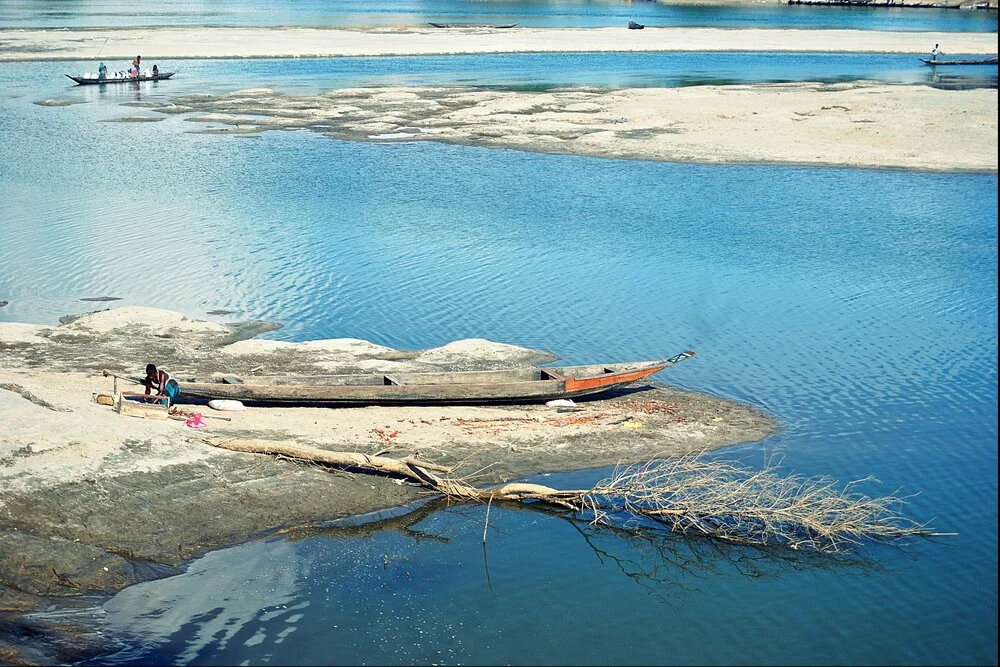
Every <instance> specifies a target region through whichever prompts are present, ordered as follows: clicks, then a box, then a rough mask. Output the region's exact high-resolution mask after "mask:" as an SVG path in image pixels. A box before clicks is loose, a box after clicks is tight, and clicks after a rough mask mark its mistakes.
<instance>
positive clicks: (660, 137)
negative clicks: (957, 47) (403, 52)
mask: <svg viewBox="0 0 1000 667" xmlns="http://www.w3.org/2000/svg"><path fill="white" fill-rule="evenodd" d="M154 110H156V111H160V112H162V113H189V114H190V113H191V112H195V113H193V114H192V115H190V116H189V120H193V121H200V122H201V123H203V124H205V125H204V126H203V127H202V128H201V129H193V130H192V131H199V132H211V133H226V132H229V133H231V134H234V135H235V134H239V135H241V136H246V135H249V134H254V133H258V132H261V131H264V130H289V129H309V130H313V131H316V132H321V133H323V134H326V135H328V136H331V137H335V138H339V139H348V140H355V141H379V142H391V141H440V142H447V143H455V144H464V145H475V146H488V147H494V148H513V149H518V150H529V151H539V152H550V153H567V154H574V155H588V156H594V157H605V158H627V159H642V160H659V161H672V162H695V163H710V164H786V165H821V166H846V167H858V168H888V169H910V170H928V171H970V172H976V171H978V172H995V171H996V170H997V91H996V90H995V89H992V90H990V89H977V90H941V89H937V88H932V87H929V86H907V85H888V84H879V83H873V82H857V83H843V84H819V83H793V84H757V85H731V86H691V87H684V88H639V89H623V90H606V89H573V90H561V91H550V92H530V91H528V92H524V91H497V90H473V89H466V88H431V87H407V88H354V89H340V90H334V91H330V92H329V93H324V94H321V95H281V94H278V93H275V92H274V91H271V90H268V89H251V90H243V91H235V92H233V93H227V94H222V95H193V96H187V97H179V98H174V99H173V100H171V101H170V103H169V104H167V105H165V106H163V107H159V108H154Z"/></svg>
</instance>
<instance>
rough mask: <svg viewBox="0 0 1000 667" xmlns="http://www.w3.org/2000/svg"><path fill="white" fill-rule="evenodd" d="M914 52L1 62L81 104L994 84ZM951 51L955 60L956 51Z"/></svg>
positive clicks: (981, 72)
mask: <svg viewBox="0 0 1000 667" xmlns="http://www.w3.org/2000/svg"><path fill="white" fill-rule="evenodd" d="M920 57H926V54H912V55H899V54H896V55H873V54H847V53H792V54H789V53H610V54H595V53H566V54H498V55H454V56H409V57H402V58H400V57H377V58H309V59H304V60H301V59H288V58H281V59H262V60H211V61H203V60H202V61H198V60H177V61H161V62H159V63H158V65H159V66H160V69H161V70H162V71H164V72H176V74H175V77H174V78H173V79H171V80H170V81H169V82H168V83H163V84H162V85H159V84H154V83H152V82H150V83H148V84H129V85H128V86H123V85H119V86H103V87H96V86H77V85H76V84H74V83H73V82H72V81H70V80H69V79H66V78H64V77H63V78H62V80H60V75H61V74H73V75H79V74H84V73H87V72H90V73H91V74H93V73H94V72H96V70H97V62H96V61H79V62H60V63H24V64H22V65H19V66H17V67H13V66H11V67H8V68H7V71H10V72H11V86H12V87H13V89H12V90H11V91H10V92H12V93H14V92H15V91H16V93H17V94H24V95H32V96H36V97H35V98H37V96H38V95H39V93H40V92H41V91H40V89H39V81H42V80H44V81H46V85H45V88H44V90H45V91H47V94H50V95H54V96H58V97H60V98H66V99H71V100H74V101H87V102H94V101H115V100H131V101H138V102H152V101H156V100H159V99H168V98H169V96H171V95H179V94H182V93H204V92H229V91H232V90H238V89H242V88H247V87H248V86H264V85H266V86H267V87H269V88H272V89H275V90H277V91H280V92H285V93H296V94H306V93H322V92H326V91H328V90H333V89H334V88H350V87H357V86H400V85H418V86H420V85H423V86H440V85H450V86H479V87H491V88H504V89H514V90H540V89H550V88H556V87H578V86H598V87H602V88H642V87H675V86H696V85H726V84H743V83H780V82H798V81H819V82H824V83H843V82H850V81H862V80H865V81H881V82H885V83H915V84H924V85H928V86H934V87H937V88H950V89H962V88H964V89H967V88H996V87H997V67H996V65H992V66H988V65H983V66H979V65H973V66H968V65H965V66H960V67H928V66H926V65H924V64H923V63H922V62H921V61H920ZM955 57H960V56H959V55H958V54H955ZM969 57H973V56H969ZM130 64H131V63H126V62H124V61H108V63H107V65H108V68H109V69H110V70H111V71H116V70H125V69H127V68H128V66H129V65H130ZM150 66H152V62H151V63H150ZM53 79H54V80H53ZM35 98H33V99H35Z"/></svg>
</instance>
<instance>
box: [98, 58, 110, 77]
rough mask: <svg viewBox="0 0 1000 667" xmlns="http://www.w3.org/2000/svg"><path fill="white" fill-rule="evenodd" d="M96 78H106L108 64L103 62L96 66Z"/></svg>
mask: <svg viewBox="0 0 1000 667" xmlns="http://www.w3.org/2000/svg"><path fill="white" fill-rule="evenodd" d="M97 78H98V79H107V78H108V66H107V65H105V64H104V63H103V62H102V63H101V64H100V65H98V66H97Z"/></svg>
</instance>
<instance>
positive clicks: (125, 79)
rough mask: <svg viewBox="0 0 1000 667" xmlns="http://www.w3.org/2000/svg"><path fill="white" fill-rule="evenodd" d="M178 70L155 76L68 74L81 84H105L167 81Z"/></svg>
mask: <svg viewBox="0 0 1000 667" xmlns="http://www.w3.org/2000/svg"><path fill="white" fill-rule="evenodd" d="M174 74H176V72H160V73H159V74H156V75H155V76H154V75H153V74H152V73H150V74H140V75H139V76H127V75H125V74H124V73H122V74H121V75H120V76H119V75H117V74H115V75H112V76H106V77H104V78H101V77H98V76H96V75H93V74H89V73H88V74H83V75H81V76H73V75H72V74H67V75H66V76H68V77H69V78H70V79H73V81H76V82H77V83H78V84H80V85H81V86H88V85H104V84H106V83H139V82H142V81H165V80H167V79H169V78H170V77H172V76H173V75H174Z"/></svg>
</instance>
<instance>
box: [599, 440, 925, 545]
mask: <svg viewBox="0 0 1000 667" xmlns="http://www.w3.org/2000/svg"><path fill="white" fill-rule="evenodd" d="M855 485H856V484H855V483H852V484H848V485H847V486H845V487H841V486H840V485H839V484H838V483H837V482H836V481H835V480H833V479H831V478H829V477H811V478H803V477H799V476H795V475H793V476H787V477H782V476H780V475H778V474H776V472H775V470H774V469H773V468H765V469H763V470H749V469H746V468H743V467H741V466H739V465H737V464H735V463H733V462H730V461H710V460H707V459H704V458H701V457H698V456H688V457H681V458H678V459H669V460H665V461H662V462H657V463H651V464H647V465H644V466H634V467H629V468H622V469H618V470H616V471H615V474H614V475H613V476H612V477H611V478H609V479H607V480H604V481H602V482H601V483H600V484H598V485H597V486H596V487H594V489H593V491H592V493H593V494H594V495H595V496H597V498H598V499H597V500H595V501H593V504H594V505H596V506H598V507H601V508H604V510H603V513H602V514H599V515H598V516H597V519H598V520H599V521H608V520H609V516H608V513H610V512H615V513H619V514H621V513H624V514H625V515H627V516H629V517H641V518H644V519H647V520H649V521H654V522H657V523H659V524H662V525H664V526H666V527H668V528H669V529H670V530H672V531H675V532H679V533H684V534H688V535H706V536H710V537H714V538H718V539H722V540H727V541H730V542H738V543H741V544H758V545H765V544H766V545H781V546H787V547H790V548H792V549H808V550H813V551H821V552H839V551H843V550H848V549H850V547H852V546H856V545H859V544H861V542H862V541H863V540H873V541H878V542H885V543H898V542H900V541H901V540H904V539H905V538H907V537H912V536H919V535H923V536H927V535H930V534H931V533H930V532H929V531H928V529H927V527H926V526H925V525H923V524H919V523H916V522H914V521H911V520H909V519H906V518H904V517H903V516H902V515H901V513H900V510H901V508H902V505H903V502H904V501H903V499H902V498H899V497H897V496H885V497H880V498H869V497H867V496H864V495H861V494H859V493H855V492H854V491H853V489H854V487H855Z"/></svg>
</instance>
